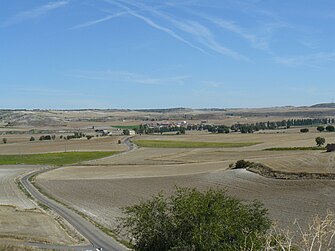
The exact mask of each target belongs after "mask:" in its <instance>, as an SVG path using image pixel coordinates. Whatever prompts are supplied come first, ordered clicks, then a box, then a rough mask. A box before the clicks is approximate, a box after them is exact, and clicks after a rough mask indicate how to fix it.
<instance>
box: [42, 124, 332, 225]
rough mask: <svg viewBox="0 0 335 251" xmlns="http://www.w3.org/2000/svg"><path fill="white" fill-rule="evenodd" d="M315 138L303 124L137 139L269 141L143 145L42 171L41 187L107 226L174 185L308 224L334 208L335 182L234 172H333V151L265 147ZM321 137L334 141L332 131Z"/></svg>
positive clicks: (284, 220)
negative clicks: (279, 129)
mask: <svg viewBox="0 0 335 251" xmlns="http://www.w3.org/2000/svg"><path fill="white" fill-rule="evenodd" d="M316 135H320V133H318V132H310V133H307V134H302V133H300V132H299V131H298V129H292V130H289V132H287V133H273V134H270V133H254V134H246V135H241V134H229V135H225V134H221V135H217V134H216V135H213V134H208V133H204V132H200V133H195V132H190V133H189V134H186V135H172V136H164V135H149V136H148V135H143V136H136V137H135V140H134V141H135V142H136V140H138V139H140V140H150V141H155V140H164V141H168V140H171V141H172V142H175V141H180V142H182V141H187V142H226V143H227V142H228V143H229V142H263V143H260V144H258V145H250V146H243V147H239V148H179V147H177V148H172V147H169V148H147V147H140V148H139V149H137V150H135V151H132V152H130V153H128V154H126V155H119V156H115V157H107V158H104V159H98V160H93V161H86V162H83V163H81V164H78V165H76V166H65V167H61V168H59V169H57V170H53V171H51V172H47V173H44V174H41V175H39V176H38V177H37V184H38V185H39V186H41V187H42V189H43V190H45V191H46V192H47V193H50V194H52V195H53V196H55V197H56V198H57V199H60V200H62V201H63V202H65V203H66V204H69V205H71V206H72V207H74V208H75V209H77V210H80V211H81V212H83V213H84V214H86V215H87V216H89V217H91V218H92V219H94V220H95V221H97V222H99V223H100V224H102V225H104V226H106V227H109V228H113V227H115V226H116V222H115V218H116V217H118V216H121V215H122V212H121V210H120V207H124V206H128V205H132V204H134V203H136V202H139V201H141V200H143V199H147V198H149V197H150V196H151V195H153V194H156V193H158V192H160V191H164V192H165V193H167V194H168V193H171V192H173V191H174V189H175V186H187V187H197V188H199V189H207V188H215V187H220V188H226V189H228V191H229V193H231V194H232V195H236V196H237V197H239V198H241V199H244V200H253V199H258V200H260V201H262V202H263V203H264V204H265V206H266V207H267V208H268V209H269V212H270V216H271V218H272V219H273V220H276V221H278V223H279V224H281V226H286V225H287V224H289V223H292V222H293V221H294V220H295V219H296V218H297V219H300V220H301V221H303V222H305V221H304V220H305V219H307V218H308V219H309V218H311V217H312V216H314V215H315V214H317V213H325V212H326V210H327V209H333V210H335V204H334V202H333V201H334V196H333V194H335V181H330V180H328V181H321V180H291V181H287V180H274V179H268V178H265V177H262V176H259V175H257V174H254V173H250V172H247V171H243V170H229V169H230V168H229V164H232V163H235V162H236V161H237V160H239V159H245V160H249V161H254V162H259V163H263V164H266V165H268V166H270V167H273V169H275V170H281V171H296V172H302V171H305V172H315V171H319V172H334V169H335V166H334V167H333V166H332V165H331V164H330V163H331V162H332V158H333V157H334V156H335V154H334V153H325V151H324V150H321V151H265V150H264V149H267V148H270V147H273V146H281V147H285V146H286V147H292V146H304V147H307V146H314V144H315V142H314V138H315V136H316ZM321 135H325V136H326V137H327V140H329V141H330V140H331V136H332V134H331V133H321ZM158 142H159V141H158ZM311 160H313V162H311ZM327 161H328V162H327ZM283 163H285V164H286V166H284V164H283ZM304 163H305V165H303V164H304ZM316 163H318V165H315V164H316ZM69 191H70V192H69ZM302 208H303V209H302Z"/></svg>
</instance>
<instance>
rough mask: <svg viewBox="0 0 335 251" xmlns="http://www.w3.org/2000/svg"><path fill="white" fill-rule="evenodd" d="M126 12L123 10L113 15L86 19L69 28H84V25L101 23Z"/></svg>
mask: <svg viewBox="0 0 335 251" xmlns="http://www.w3.org/2000/svg"><path fill="white" fill-rule="evenodd" d="M127 14H128V12H127V11H123V12H119V13H116V14H113V15H108V16H106V17H104V18H100V19H96V20H92V21H88V22H85V23H82V24H79V25H76V26H73V27H71V28H70V29H69V30H76V29H81V28H86V27H89V26H92V25H96V24H99V23H102V22H106V21H109V20H111V19H113V18H116V17H120V16H124V15H127Z"/></svg>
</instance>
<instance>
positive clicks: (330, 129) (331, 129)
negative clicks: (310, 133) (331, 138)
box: [326, 125, 335, 132]
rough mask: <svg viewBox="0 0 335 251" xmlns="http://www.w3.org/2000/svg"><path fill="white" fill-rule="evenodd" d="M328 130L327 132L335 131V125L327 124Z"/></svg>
mask: <svg viewBox="0 0 335 251" xmlns="http://www.w3.org/2000/svg"><path fill="white" fill-rule="evenodd" d="M326 131H327V132H334V131H335V127H334V126H332V125H327V126H326Z"/></svg>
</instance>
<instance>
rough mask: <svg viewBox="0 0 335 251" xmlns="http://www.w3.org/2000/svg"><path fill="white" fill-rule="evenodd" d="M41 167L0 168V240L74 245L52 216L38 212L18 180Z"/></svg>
mask: <svg viewBox="0 0 335 251" xmlns="http://www.w3.org/2000/svg"><path fill="white" fill-rule="evenodd" d="M39 168H42V167H40V166H23V165H21V166H0V239H15V240H19V241H41V242H50V243H59V244H73V243H74V240H73V239H72V238H70V237H69V236H68V234H67V233H66V232H65V231H64V230H63V228H61V227H60V225H59V224H58V223H56V221H55V220H54V217H53V216H50V215H47V214H45V213H43V212H41V211H40V210H39V209H36V204H35V203H34V202H32V201H31V200H30V199H29V198H28V197H27V196H26V195H25V194H24V192H23V191H21V190H20V189H19V188H18V186H17V184H16V182H15V180H16V179H17V178H18V177H20V176H22V175H24V174H26V173H28V172H31V171H33V170H36V169H39Z"/></svg>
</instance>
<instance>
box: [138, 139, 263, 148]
mask: <svg viewBox="0 0 335 251" xmlns="http://www.w3.org/2000/svg"><path fill="white" fill-rule="evenodd" d="M134 143H135V144H136V145H138V146H141V147H155V148H222V147H244V146H253V145H257V144H260V142H245V143H243V142H242V143H227V142H194V141H176V140H135V141H134Z"/></svg>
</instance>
